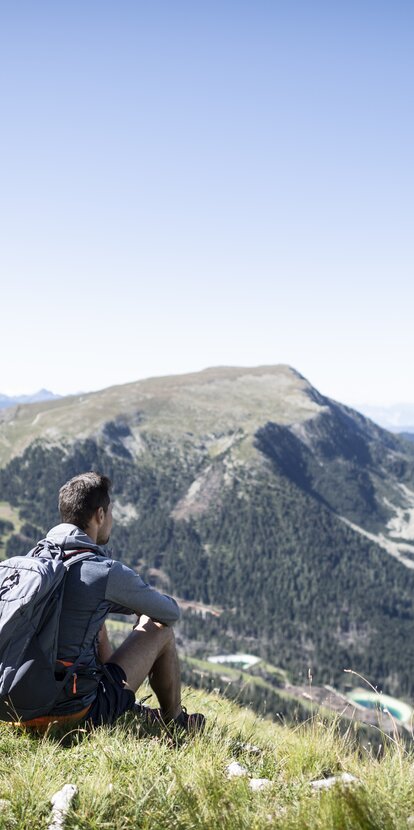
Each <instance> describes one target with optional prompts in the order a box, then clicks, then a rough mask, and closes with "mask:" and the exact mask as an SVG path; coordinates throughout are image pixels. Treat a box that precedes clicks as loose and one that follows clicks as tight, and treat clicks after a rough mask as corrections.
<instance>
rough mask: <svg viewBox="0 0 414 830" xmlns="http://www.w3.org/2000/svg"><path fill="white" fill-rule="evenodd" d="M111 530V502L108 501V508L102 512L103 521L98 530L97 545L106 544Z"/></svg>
mask: <svg viewBox="0 0 414 830" xmlns="http://www.w3.org/2000/svg"><path fill="white" fill-rule="evenodd" d="M111 530H112V503H111V502H109V505H108V510H107V511H106V513H104V521H103V524H102V525H101V526H100V528H99V530H98V538H97V540H96V541H97V544H98V545H106V544H107V543H108V542H109V537H110V535H111Z"/></svg>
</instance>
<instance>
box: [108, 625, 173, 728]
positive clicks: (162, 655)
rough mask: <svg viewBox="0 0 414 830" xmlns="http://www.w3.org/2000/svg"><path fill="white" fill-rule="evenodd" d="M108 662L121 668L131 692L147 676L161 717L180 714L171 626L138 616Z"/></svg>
mask: <svg viewBox="0 0 414 830" xmlns="http://www.w3.org/2000/svg"><path fill="white" fill-rule="evenodd" d="M110 662H111V663H117V664H118V666H121V668H123V670H124V672H125V674H126V676H127V683H128V686H129V687H130V689H132V691H134V692H136V690H137V689H138V687H139V686H140V685H141V683H143V681H144V680H145V678H146V677H148V678H149V682H150V685H151V688H152V689H153V690H154V692H155V694H156V695H157V698H158V700H159V704H160V707H161V713H162V716H163V718H164V720H166V721H168V720H170V719H171V718H176V717H177V716H178V715H179V714H180V712H181V682H180V666H179V662H178V655H177V650H176V647H175V639H174V632H173V630H172V628H167V626H165V625H162V624H161V623H158V622H154V620H151V619H150V618H149V617H146V616H142V617H140V619H139V620H138V622H137V624H136V626H135V628H134V630H133V631H132V632H131V634H130V635H129V636H128V637H127V638H126V640H125V641H124V642H123V643H122V645H120V646H119V648H117V649H116V651H114V652H113V654H111V657H110Z"/></svg>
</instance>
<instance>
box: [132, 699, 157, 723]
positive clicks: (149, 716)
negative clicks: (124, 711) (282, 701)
mask: <svg viewBox="0 0 414 830" xmlns="http://www.w3.org/2000/svg"><path fill="white" fill-rule="evenodd" d="M132 711H133V713H134V715H136V717H137V718H139V720H140V721H142V723H143V724H144V726H163V719H162V715H161V709H151V708H150V707H149V706H144V705H143V704H142V703H137V702H135V703H134V706H133V709H132Z"/></svg>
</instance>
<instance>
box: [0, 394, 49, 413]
mask: <svg viewBox="0 0 414 830" xmlns="http://www.w3.org/2000/svg"><path fill="white" fill-rule="evenodd" d="M60 397H61V395H54V394H53V392H49V390H48V389H39V391H38V392H34V393H33V395H16V396H14V397H9V396H8V395H1V394H0V409H8V407H10V406H17V404H25V403H39V402H40V401H52V400H57V398H60Z"/></svg>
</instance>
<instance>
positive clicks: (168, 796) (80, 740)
mask: <svg viewBox="0 0 414 830" xmlns="http://www.w3.org/2000/svg"><path fill="white" fill-rule="evenodd" d="M144 691H145V690H144ZM184 699H185V703H186V704H187V706H188V708H189V710H192V711H194V710H198V711H200V710H201V711H204V712H205V713H206V715H207V717H208V725H207V729H206V732H205V734H204V735H203V736H201V737H199V738H197V739H195V740H190V741H188V742H184V743H181V744H180V745H179V746H175V745H174V744H173V743H172V742H171V741H169V740H168V739H166V738H161V737H160V736H157V735H155V734H154V735H144V734H143V733H142V732H141V733H140V732H139V731H138V728H137V725H136V724H135V725H134V723H132V722H131V721H130V720H128V717H127V718H126V719H125V720H123V721H120V722H119V723H118V724H117V725H116V726H115V727H112V728H105V727H101V728H100V729H96V730H95V731H94V732H93V733H92V734H89V735H85V734H84V733H83V732H82V731H81V730H80V731H74V732H72V733H71V734H70V735H68V736H66V737H63V738H62V737H61V739H60V740H59V737H58V736H56V737H53V735H52V736H49V737H48V738H43V739H39V738H37V737H35V736H33V735H30V734H25V733H24V732H23V733H20V732H18V731H16V730H15V729H14V728H11V727H10V726H9V725H8V724H0V749H1V758H2V763H1V769H0V786H1V800H0V823H1V827H2V828H3V830H13V828H16V827H18V828H19V830H33V828H40V827H47V826H48V824H49V822H50V819H51V803H50V802H51V798H52V796H53V795H54V794H55V793H56V792H58V791H59V790H61V788H62V787H63V786H64V785H67V784H72V785H74V786H75V787H76V788H77V795H76V796H75V798H74V800H73V802H72V805H71V809H70V812H69V814H68V816H67V819H66V822H65V828H67V830H76V828H78V829H79V828H82V830H108V828H110V830H137V828H140V830H165V828H167V827H171V828H176V830H211V828H214V827H217V826H219V827H220V828H223V830H240V829H241V828H242V829H244V830H263V828H270V827H272V828H281V830H282V828H283V830H305V828H312V830H326V828H330V830H344V828H347V829H348V830H368V829H369V830H399V829H400V828H407V827H408V826H410V821H411V820H412V816H413V815H414V795H413V793H414V787H413V784H414V773H413V771H414V763H413V761H414V758H413V755H412V753H411V752H407V751H406V750H405V749H404V747H403V746H402V745H400V744H398V743H397V744H396V745H395V744H394V743H393V741H392V740H390V739H389V738H387V736H385V735H384V736H383V744H382V749H381V750H380V751H379V752H378V753H377V752H376V753H375V754H374V753H373V752H372V750H371V748H370V745H369V744H366V745H365V746H364V747H361V746H360V745H357V744H356V743H355V741H354V739H353V732H352V729H350V730H349V731H348V733H347V734H346V735H344V736H341V735H340V734H339V732H338V731H337V729H336V727H335V723H333V722H332V723H329V722H326V721H323V720H321V719H320V718H319V717H318V718H316V717H315V718H311V719H310V720H309V721H308V723H307V724H305V725H302V726H301V727H296V728H295V729H290V728H289V727H286V726H283V725H281V724H274V723H271V722H269V721H264V720H262V719H260V718H257V717H255V716H254V715H253V714H252V713H251V712H249V711H247V710H245V709H240V708H239V707H238V706H237V705H235V704H231V703H229V702H228V701H226V700H224V699H223V698H222V697H221V696H220V695H218V694H217V693H216V694H213V695H207V694H200V693H195V692H189V691H188V690H187V691H186V692H185V696H184ZM11 758H12V759H13V764H10V759H11ZM343 776H344V778H343ZM341 777H342V778H341ZM330 779H334V782H333V784H332V780H330ZM330 785H331V786H330Z"/></svg>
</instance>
